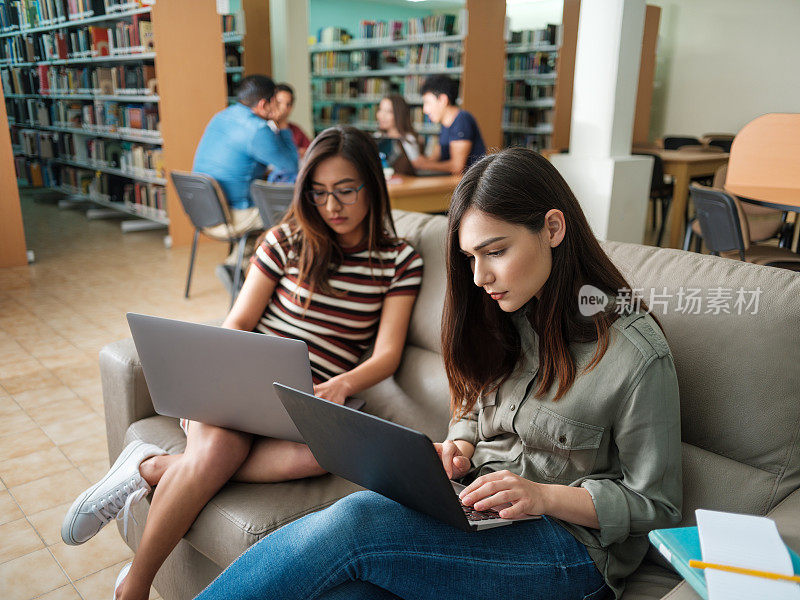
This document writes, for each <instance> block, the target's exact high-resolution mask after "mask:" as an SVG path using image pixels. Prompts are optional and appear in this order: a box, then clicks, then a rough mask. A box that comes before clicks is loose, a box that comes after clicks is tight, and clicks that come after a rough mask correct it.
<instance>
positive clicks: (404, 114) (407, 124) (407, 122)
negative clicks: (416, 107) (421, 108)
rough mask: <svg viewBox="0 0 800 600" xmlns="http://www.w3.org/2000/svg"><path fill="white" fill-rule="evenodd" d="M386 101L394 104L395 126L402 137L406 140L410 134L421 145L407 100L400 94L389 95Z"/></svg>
mask: <svg viewBox="0 0 800 600" xmlns="http://www.w3.org/2000/svg"><path fill="white" fill-rule="evenodd" d="M386 99H388V100H389V102H391V103H392V112H393V113H394V126H395V127H397V131H399V132H400V136H401V137H403V138H405V137H406V136H407V135H408V134H411V135H412V136H414V139H415V140H417V143H419V136H418V135H417V132H416V131H415V130H414V125H412V123H411V111H410V110H409V108H408V104H406V101H405V98H403V97H402V96H401V95H400V94H389V95H388V96H386Z"/></svg>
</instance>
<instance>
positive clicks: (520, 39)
mask: <svg viewBox="0 0 800 600" xmlns="http://www.w3.org/2000/svg"><path fill="white" fill-rule="evenodd" d="M509 42H510V43H512V44H519V45H524V46H537V45H541V46H553V45H560V43H561V25H552V24H551V25H548V26H547V27H543V28H542V29H523V30H521V31H512V32H511V39H510V40H509Z"/></svg>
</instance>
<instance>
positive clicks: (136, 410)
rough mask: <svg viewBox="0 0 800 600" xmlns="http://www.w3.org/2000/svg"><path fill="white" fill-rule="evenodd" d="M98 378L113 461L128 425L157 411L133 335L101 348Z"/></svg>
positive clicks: (122, 442)
mask: <svg viewBox="0 0 800 600" xmlns="http://www.w3.org/2000/svg"><path fill="white" fill-rule="evenodd" d="M100 379H101V381H102V384H103V405H104V407H105V415H106V437H107V442H108V455H109V458H110V459H111V462H112V463H113V462H114V460H115V459H116V457H117V456H119V453H120V452H121V451H122V448H123V445H124V443H125V432H126V431H127V429H128V427H130V425H131V424H132V423H135V422H136V421H139V420H140V419H144V418H146V417H152V416H153V415H155V414H156V411H155V409H154V408H153V402H152V400H151V399H150V392H149V391H148V390H147V383H145V380H144V372H143V371H142V363H141V362H140V361H139V355H138V354H137V352H136V346H134V344H133V340H132V339H130V338H128V339H125V340H120V341H119V342H114V343H112V344H108V345H107V346H105V347H104V348H103V349H102V350H101V351H100Z"/></svg>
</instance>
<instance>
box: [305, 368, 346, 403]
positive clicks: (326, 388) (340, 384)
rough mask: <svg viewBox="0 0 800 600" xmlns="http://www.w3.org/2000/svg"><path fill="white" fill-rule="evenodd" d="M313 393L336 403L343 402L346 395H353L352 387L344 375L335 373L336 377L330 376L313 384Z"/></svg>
mask: <svg viewBox="0 0 800 600" xmlns="http://www.w3.org/2000/svg"><path fill="white" fill-rule="evenodd" d="M314 395H315V396H316V397H318V398H323V399H325V400H329V401H331V402H334V403H336V404H344V401H345V400H347V397H348V396H352V395H353V389H352V387H351V386H350V384H349V383H348V381H347V378H346V377H343V376H342V375H337V376H336V377H331V378H330V379H329V380H328V381H325V382H323V383H318V384H317V385H315V386H314Z"/></svg>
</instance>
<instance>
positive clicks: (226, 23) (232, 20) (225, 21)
mask: <svg viewBox="0 0 800 600" xmlns="http://www.w3.org/2000/svg"><path fill="white" fill-rule="evenodd" d="M237 25H238V22H237V20H236V15H222V33H234V32H238V31H239V30H238V29H237V28H236V26H237Z"/></svg>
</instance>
